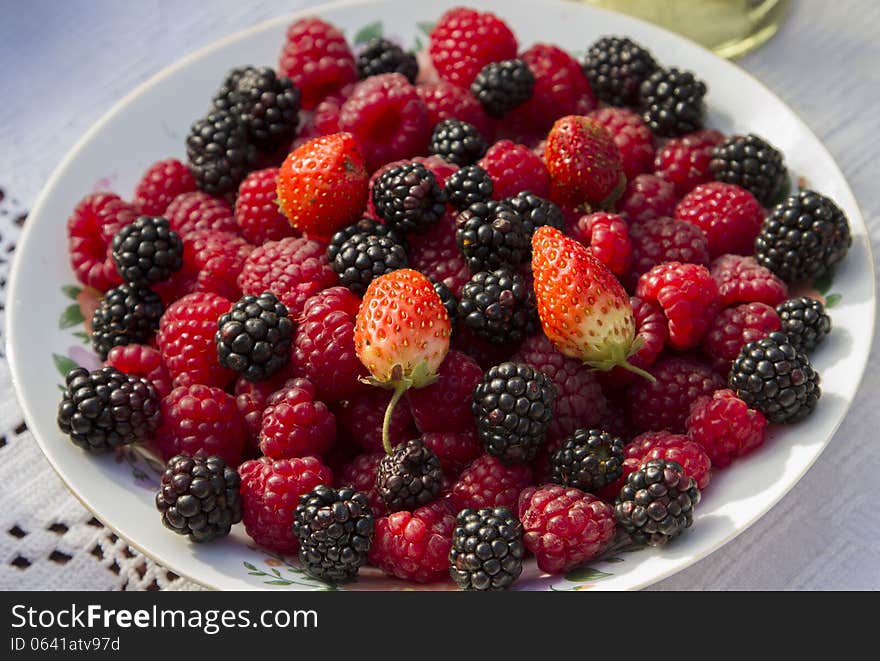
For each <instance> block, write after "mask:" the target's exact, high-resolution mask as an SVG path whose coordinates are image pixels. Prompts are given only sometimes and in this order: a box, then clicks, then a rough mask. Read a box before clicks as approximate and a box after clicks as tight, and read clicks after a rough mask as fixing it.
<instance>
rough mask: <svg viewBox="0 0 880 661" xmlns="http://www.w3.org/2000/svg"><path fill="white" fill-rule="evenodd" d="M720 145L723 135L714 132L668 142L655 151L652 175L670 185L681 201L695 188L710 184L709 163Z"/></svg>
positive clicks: (702, 132) (698, 133) (697, 133)
mask: <svg viewBox="0 0 880 661" xmlns="http://www.w3.org/2000/svg"><path fill="white" fill-rule="evenodd" d="M723 141H724V134H723V133H721V132H720V131H716V130H714V129H704V130H702V131H696V132H695V133H688V134H687V135H683V136H681V137H680V138H671V139H670V140H667V141H666V143H665V144H664V145H663V146H662V147H661V148H660V149H658V150H657V155H656V157H655V158H654V174H656V175H657V176H658V177H662V178H663V179H665V180H666V181H668V182H669V183H671V184H673V185H674V186H675V193H676V194H677V195H678V196H679V197H682V196H683V195H686V194H687V193H689V192H690V191H691V190H692V189H693V188H694V186H696V185H697V184H703V183H706V182H707V181H712V171H711V170H709V162H710V161H711V160H712V152H713V151H714V150H715V146H716V145H719V144H721V143H722V142H723Z"/></svg>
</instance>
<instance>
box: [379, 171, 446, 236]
mask: <svg viewBox="0 0 880 661" xmlns="http://www.w3.org/2000/svg"><path fill="white" fill-rule="evenodd" d="M373 204H374V205H375V207H376V213H377V214H379V217H380V218H382V220H384V221H385V222H386V223H388V225H390V226H391V229H394V230H397V231H399V232H402V233H403V234H410V233H415V234H423V233H424V232H426V231H428V229H429V228H430V227H431V226H432V225H434V223H436V222H437V221H438V220H439V219H440V217H441V216H442V215H443V213H444V212H445V211H446V195H445V193H444V192H443V189H442V188H440V184H439V183H437V177H435V176H434V173H433V172H431V171H430V170H428V168H426V167H425V166H424V165H422V164H421V163H402V164H401V165H395V166H394V167H392V168H389V169H387V170H385V172H383V173H382V174H381V175H380V176H379V178H378V179H377V180H376V182H375V183H374V184H373Z"/></svg>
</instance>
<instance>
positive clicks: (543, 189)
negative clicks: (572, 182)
mask: <svg viewBox="0 0 880 661" xmlns="http://www.w3.org/2000/svg"><path fill="white" fill-rule="evenodd" d="M478 165H479V166H480V167H481V168H483V169H484V170H485V171H486V172H488V173H489V176H490V177H491V178H492V185H493V187H494V191H493V193H492V197H493V198H494V199H496V200H501V199H503V198H505V197H513V196H514V195H516V194H517V193H519V192H520V191H524V190H527V191H531V192H532V193H534V194H535V195H537V196H538V197H547V196H548V195H549V194H550V175H549V173H548V172H547V168H546V167H545V166H544V163H543V161H541V159H540V158H538V157H537V156H535V154H534V153H533V152H532V151H531V150H530V149H529V148H528V147H526V146H525V145H518V144H516V143H513V142H511V141H510V140H499V141H498V142H496V143H495V144H494V145H492V146H491V147H489V149H488V150H487V151H486V154H485V156H483V158H481V159H480V161H479V162H478Z"/></svg>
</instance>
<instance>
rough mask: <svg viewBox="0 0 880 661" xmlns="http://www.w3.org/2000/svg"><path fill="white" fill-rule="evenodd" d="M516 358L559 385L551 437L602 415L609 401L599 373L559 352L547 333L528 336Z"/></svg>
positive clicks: (549, 431)
mask: <svg viewBox="0 0 880 661" xmlns="http://www.w3.org/2000/svg"><path fill="white" fill-rule="evenodd" d="M456 332H458V331H457V330H456ZM512 360H514V361H515V362H521V363H525V364H526V365H530V366H531V367H533V368H535V369H536V370H539V371H541V372H543V373H544V375H545V376H546V377H547V378H548V379H550V380H551V381H553V384H554V385H555V386H556V399H555V400H554V401H553V419H552V420H551V422H550V425H549V426H548V428H547V438H548V439H550V440H556V439H561V438H565V437H566V436H568V435H569V434H571V433H572V432H573V431H574V430H575V429H578V428H581V427H583V428H588V429H589V428H590V427H594V426H595V425H596V424H597V423H598V422H599V420H600V419H601V418H602V415H603V414H604V412H605V407H606V406H607V402H606V400H605V396H604V395H603V394H602V387H601V386H600V385H599V381H598V379H597V378H596V373H595V372H594V371H593V370H591V369H590V368H589V367H587V366H586V365H584V364H583V363H582V362H581V361H579V360H577V359H576V358H569V357H568V356H563V355H562V354H561V353H559V351H557V350H556V347H555V346H553V343H552V342H550V340H549V339H547V336H546V335H544V333H541V332H539V333H536V334H535V335H532V336H531V337H528V338H526V340H525V341H524V342H523V343H522V346H521V347H520V348H519V351H517V353H516V354H515V355H514V357H513V359H512Z"/></svg>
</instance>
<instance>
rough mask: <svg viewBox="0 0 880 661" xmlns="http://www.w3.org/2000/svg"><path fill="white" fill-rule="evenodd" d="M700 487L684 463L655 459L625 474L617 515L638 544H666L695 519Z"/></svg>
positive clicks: (617, 500)
mask: <svg viewBox="0 0 880 661" xmlns="http://www.w3.org/2000/svg"><path fill="white" fill-rule="evenodd" d="M699 502H700V490H699V489H698V488H697V483H696V481H695V480H694V478H692V477H691V476H690V475H686V474H685V472H684V469H682V467H681V465H680V464H678V463H676V462H674V461H666V460H665V459H652V460H651V461H649V462H647V463H646V464H645V465H644V466H642V467H641V468H639V470H637V471H635V472H634V473H630V474H629V475H628V476H627V478H626V483H625V484H624V485H623V488H622V489H621V490H620V495H619V496H618V497H617V499H616V500H615V502H614V517H615V518H616V519H617V522H618V523H619V524H620V525H621V526H622V527H623V529H624V530H626V532H627V533H629V536H630V538H631V539H632V541H633V542H635V543H636V544H647V545H648V546H663V545H664V544H666V543H668V542H669V541H670V540H672V539H673V538H675V537H678V536H679V535H680V534H681V533H682V532H684V530H685V528H689V527H690V526H691V524H693V522H694V508H695V507H696V506H697V504H698V503H699Z"/></svg>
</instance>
